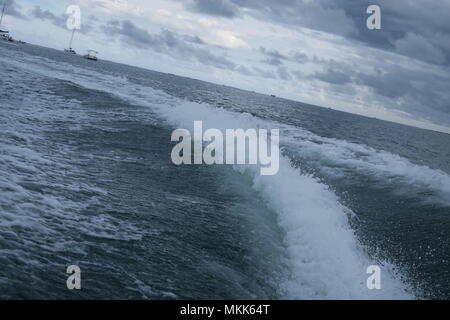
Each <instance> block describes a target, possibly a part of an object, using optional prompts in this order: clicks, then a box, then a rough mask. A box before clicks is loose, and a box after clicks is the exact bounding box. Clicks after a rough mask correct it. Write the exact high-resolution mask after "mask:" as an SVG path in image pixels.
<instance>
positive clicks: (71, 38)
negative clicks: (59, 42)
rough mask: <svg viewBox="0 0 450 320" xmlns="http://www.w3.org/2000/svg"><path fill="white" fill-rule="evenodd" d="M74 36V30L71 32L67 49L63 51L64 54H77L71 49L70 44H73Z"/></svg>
mask: <svg viewBox="0 0 450 320" xmlns="http://www.w3.org/2000/svg"><path fill="white" fill-rule="evenodd" d="M74 35H75V29H73V30H72V36H71V37H70V43H69V49H64V52H65V53H70V54H77V52H76V51H75V50H73V49H72V42H73V36H74Z"/></svg>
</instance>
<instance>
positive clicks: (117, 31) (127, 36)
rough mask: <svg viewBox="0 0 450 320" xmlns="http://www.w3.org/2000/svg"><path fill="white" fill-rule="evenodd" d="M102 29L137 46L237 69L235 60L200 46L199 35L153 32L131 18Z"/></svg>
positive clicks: (112, 22)
mask: <svg viewBox="0 0 450 320" xmlns="http://www.w3.org/2000/svg"><path fill="white" fill-rule="evenodd" d="M102 29H103V30H104V31H105V33H106V34H108V35H110V36H120V37H121V39H122V40H123V41H124V42H126V43H127V44H129V45H132V46H134V47H137V48H141V49H152V50H154V51H156V52H159V53H163V54H167V55H170V56H173V57H176V58H184V59H189V60H196V61H198V62H201V63H204V64H207V65H211V66H214V67H217V68H221V69H228V70H236V69H237V66H236V64H235V63H234V62H232V61H230V60H228V59H226V58H225V57H222V56H217V55H214V54H212V53H211V52H210V51H208V50H206V49H204V48H201V47H198V46H197V45H198V44H203V41H201V39H200V38H198V37H191V36H186V35H179V34H177V33H175V32H172V31H169V30H162V31H161V32H160V33H158V34H151V33H149V32H148V31H147V30H145V29H143V28H140V27H137V26H136V25H134V24H133V23H132V22H131V21H129V20H124V21H118V20H113V21H110V22H109V23H108V24H107V25H105V26H103V28H102ZM236 71H239V70H236Z"/></svg>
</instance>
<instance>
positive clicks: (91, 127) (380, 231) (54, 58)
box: [0, 42, 450, 299]
mask: <svg viewBox="0 0 450 320" xmlns="http://www.w3.org/2000/svg"><path fill="white" fill-rule="evenodd" d="M330 107H332V106H330ZM194 120H202V121H203V124H204V128H205V129H207V128H218V129H226V128H230V129H237V128H244V129H246V128H267V129H270V128H279V129H280V135H281V137H280V142H281V146H282V158H281V163H280V171H279V173H278V174H277V175H274V176H261V175H260V174H259V169H258V168H257V167H256V166H231V165H221V166H218V165H214V166H206V165H200V166H198V165H197V166H195V165H192V166H189V165H184V166H175V165H174V164H172V161H171V157H170V155H171V150H172V148H173V146H174V145H175V144H176V143H174V142H171V139H170V138H171V133H172V131H173V130H174V129H176V128H187V129H190V128H192V125H193V121H194ZM69 265H78V266H79V267H80V268H81V279H82V280H81V281H82V282H81V283H82V289H81V290H68V289H67V287H66V280H67V277H68V274H66V269H67V267H68V266H69ZM370 265H378V266H380V267H381V290H369V289H368V288H367V286H366V280H367V278H368V276H369V275H368V274H367V273H366V270H367V268H368V267H369V266H370ZM0 298H1V299H417V298H419V299H438V298H439V299H449V298H450V135H448V134H444V133H438V132H432V131H427V130H423V129H418V128H413V127H408V126H404V125H400V124H395V123H390V122H385V121H381V120H377V119H372V118H366V117H362V116H358V115H353V114H347V113H342V112H338V111H334V110H331V109H327V108H320V107H315V106H311V105H306V104H302V103H300V102H294V101H289V100H284V99H281V98H273V97H270V96H266V95H262V94H258V93H251V92H246V91H242V90H238V89H235V88H230V87H226V86H220V85H215V84H210V83H206V82H202V81H198V80H193V79H189V78H183V77H178V76H175V75H171V74H164V73H158V72H154V71H149V70H144V69H139V68H136V67H131V66H126V65H121V64H116V63H112V62H107V61H98V62H97V63H96V62H92V61H88V60H85V59H83V58H81V57H80V56H72V55H67V54H64V53H62V52H59V51H56V50H53V49H47V48H42V47H38V46H33V45H13V44H10V43H4V42H0Z"/></svg>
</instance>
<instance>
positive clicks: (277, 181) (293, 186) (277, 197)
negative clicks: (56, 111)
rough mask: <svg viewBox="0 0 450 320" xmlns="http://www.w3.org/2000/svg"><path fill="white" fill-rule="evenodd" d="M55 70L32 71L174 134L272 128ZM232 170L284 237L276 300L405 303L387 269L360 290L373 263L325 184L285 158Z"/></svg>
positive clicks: (122, 82)
mask: <svg viewBox="0 0 450 320" xmlns="http://www.w3.org/2000/svg"><path fill="white" fill-rule="evenodd" d="M25 67H26V66H25ZM54 67H55V64H54V62H53V64H52V65H51V66H48V68H49V70H45V68H44V70H40V68H43V67H42V66H36V65H35V66H33V69H34V70H35V71H37V72H42V73H43V74H45V75H51V76H53V77H55V78H59V79H62V80H68V81H72V82H74V83H77V84H79V85H81V86H84V87H87V88H91V89H97V90H102V91H106V92H109V93H113V94H115V95H117V96H119V97H121V98H122V99H126V100H129V101H131V102H133V103H135V104H139V105H143V106H148V107H150V108H152V109H153V110H154V111H155V112H156V113H158V114H159V115H160V116H161V117H163V118H165V119H167V121H168V122H169V123H170V124H171V125H172V126H174V127H183V128H187V129H191V128H192V125H193V121H194V120H202V121H203V125H204V129H208V128H217V129H222V130H224V129H226V128H243V129H245V128H255V127H261V128H268V129H270V128H272V127H273V123H270V122H268V121H263V120H261V119H258V118H255V117H253V116H251V115H249V114H239V113H234V112H229V111H226V110H223V109H219V108H213V107H211V106H208V105H202V104H197V103H192V102H186V101H182V100H180V99H177V98H174V97H171V96H169V95H167V94H164V93H162V92H159V91H156V90H153V89H150V88H145V87H141V86H137V85H134V84H131V83H128V81H127V80H126V79H125V78H121V77H114V76H110V75H104V74H100V73H96V72H92V71H91V70H82V69H80V68H77V70H76V76H73V75H71V74H70V73H67V72H66V71H65V70H55V69H54ZM169 138H170V137H168V139H169ZM168 141H169V140H168ZM235 169H236V170H239V171H241V172H244V173H246V174H249V175H250V176H251V177H252V178H253V182H254V188H256V189H257V190H258V191H259V192H260V193H261V195H262V196H263V198H264V199H265V200H266V201H267V205H268V206H269V207H271V208H273V209H274V210H276V212H277V213H278V222H279V224H280V226H282V227H283V229H284V230H285V232H286V236H285V246H286V250H287V252H288V255H289V257H290V262H289V264H290V266H291V272H290V274H289V275H288V276H287V277H286V280H285V281H284V282H283V283H281V284H280V292H281V293H282V294H283V295H284V297H286V298H304V299H316V298H327V299H342V298H349V299H352V298H361V299H378V298H382V299H391V298H394V299H395V298H412V296H411V295H410V294H408V293H406V291H405V288H406V286H405V285H404V284H403V283H402V282H401V281H400V280H399V279H398V277H397V276H396V274H394V272H393V271H392V267H391V266H390V265H388V264H384V265H383V266H382V267H383V273H382V290H368V289H367V287H366V279H367V277H368V275H367V274H366V269H367V267H368V266H369V265H372V264H374V263H380V262H375V261H371V260H370V259H369V258H368V256H367V255H366V254H365V252H364V250H363V248H362V247H361V246H360V245H359V243H358V241H357V239H356V237H355V235H354V232H353V231H352V230H351V228H350V227H349V224H348V215H349V214H351V212H350V210H349V209H347V208H346V207H344V206H342V205H341V204H340V203H339V201H338V198H337V197H336V195H335V194H334V193H333V192H332V191H331V190H329V188H328V187H327V186H326V185H325V184H323V183H320V182H319V181H318V180H316V179H315V178H313V177H312V176H309V175H307V174H303V173H302V172H301V171H300V170H299V169H295V168H293V167H292V166H291V165H290V161H289V159H288V158H285V157H282V159H281V163H280V171H279V173H278V174H277V175H275V176H259V168H257V167H255V166H244V167H242V166H241V167H235Z"/></svg>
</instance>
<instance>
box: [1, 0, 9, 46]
mask: <svg viewBox="0 0 450 320" xmlns="http://www.w3.org/2000/svg"><path fill="white" fill-rule="evenodd" d="M5 10H6V0H5V1H4V2H3V7H2V13H1V14H0V40H6V41H9V40H10V39H11V37H10V35H9V31H7V30H5V29H4V28H3V27H2V22H3V16H4V15H5Z"/></svg>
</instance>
